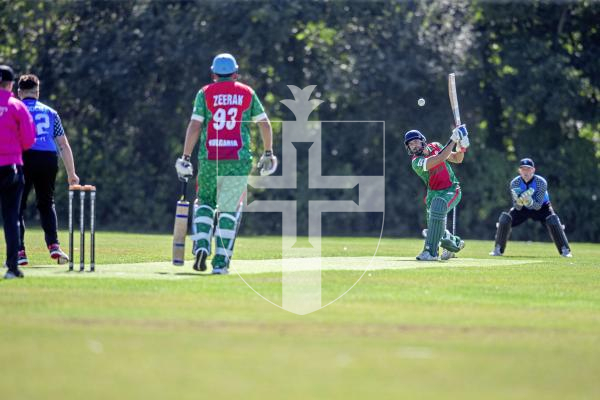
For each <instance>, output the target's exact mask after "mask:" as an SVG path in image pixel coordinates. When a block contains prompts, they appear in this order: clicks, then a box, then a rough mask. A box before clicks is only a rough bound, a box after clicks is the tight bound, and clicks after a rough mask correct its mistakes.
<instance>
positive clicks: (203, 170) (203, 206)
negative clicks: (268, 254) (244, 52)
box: [175, 54, 277, 274]
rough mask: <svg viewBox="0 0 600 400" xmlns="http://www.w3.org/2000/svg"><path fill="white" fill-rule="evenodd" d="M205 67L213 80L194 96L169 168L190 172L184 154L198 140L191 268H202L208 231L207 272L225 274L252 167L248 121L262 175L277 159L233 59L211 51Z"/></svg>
mask: <svg viewBox="0 0 600 400" xmlns="http://www.w3.org/2000/svg"><path fill="white" fill-rule="evenodd" d="M211 72H212V78H213V81H214V82H213V83H211V84H209V85H206V86H204V87H203V88H202V89H200V91H199V92H198V94H197V95H196V100H195V103H194V108H193V111H192V116H191V120H190V122H189V124H188V127H187V132H186V136H185V144H184V148H183V155H182V156H181V157H180V158H179V159H177V162H176V163H175V168H176V170H177V174H178V176H179V178H180V179H188V178H190V177H191V176H193V167H192V163H191V162H190V156H191V154H192V151H193V149H194V147H195V145H196V143H198V140H200V146H199V149H198V193H197V195H198V199H197V204H196V206H195V207H194V219H193V232H194V235H193V236H192V240H193V241H194V249H193V251H194V255H195V261H194V269H195V270H198V271H204V270H205V269H206V258H207V257H208V255H209V254H210V253H211V241H212V237H213V235H214V236H215V242H216V243H215V244H216V246H215V247H216V250H215V255H214V257H213V259H212V267H213V270H212V273H213V274H227V273H228V268H229V262H230V260H231V257H232V256H233V245H234V243H235V238H236V236H237V232H238V227H239V223H240V217H241V205H242V204H243V199H244V196H245V193H246V192H245V191H246V183H247V179H248V174H249V173H250V170H251V169H252V154H251V148H250V139H251V137H250V126H249V125H250V123H252V122H255V123H257V124H258V127H259V129H260V133H261V136H262V140H263V146H264V154H263V156H262V157H261V159H260V162H259V168H261V171H260V172H261V174H262V175H268V174H272V173H273V172H275V169H276V168H277V158H276V157H275V156H274V155H273V149H272V141H273V133H272V129H271V123H270V121H269V119H268V117H267V114H266V113H265V110H264V108H263V106H262V104H261V102H260V100H259V99H258V96H257V95H256V93H255V92H254V90H253V89H252V88H251V87H249V86H247V85H244V84H242V83H240V82H237V72H238V65H237V62H236V60H235V58H234V57H233V56H232V55H230V54H219V55H217V56H216V57H215V58H214V60H213V63H212V67H211ZM227 178H229V179H227ZM217 208H218V209H217ZM215 217H217V221H216V224H214V221H215Z"/></svg>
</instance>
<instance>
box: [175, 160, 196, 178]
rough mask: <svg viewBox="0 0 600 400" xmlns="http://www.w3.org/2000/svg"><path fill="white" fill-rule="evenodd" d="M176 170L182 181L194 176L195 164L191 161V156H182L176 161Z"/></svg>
mask: <svg viewBox="0 0 600 400" xmlns="http://www.w3.org/2000/svg"><path fill="white" fill-rule="evenodd" d="M175 170H176V171H177V177H179V180H181V181H187V180H188V179H190V178H191V177H192V176H194V166H193V165H192V163H191V162H190V158H189V157H186V156H181V157H180V158H178V159H177V161H175Z"/></svg>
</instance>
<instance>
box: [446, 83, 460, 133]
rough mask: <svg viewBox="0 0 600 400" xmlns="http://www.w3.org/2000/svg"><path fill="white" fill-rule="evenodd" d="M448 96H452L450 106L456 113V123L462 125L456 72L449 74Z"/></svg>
mask: <svg viewBox="0 0 600 400" xmlns="http://www.w3.org/2000/svg"><path fill="white" fill-rule="evenodd" d="M448 96H450V106H451V107H452V114H453V115H454V125H455V126H459V125H460V110H459V109H458V96H457V94H456V77H455V76H454V72H453V73H451V74H449V75H448Z"/></svg>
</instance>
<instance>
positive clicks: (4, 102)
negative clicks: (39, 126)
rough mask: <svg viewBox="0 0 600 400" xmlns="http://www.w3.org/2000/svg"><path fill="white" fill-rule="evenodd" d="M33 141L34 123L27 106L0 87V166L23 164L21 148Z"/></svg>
mask: <svg viewBox="0 0 600 400" xmlns="http://www.w3.org/2000/svg"><path fill="white" fill-rule="evenodd" d="M34 141H35V125H34V124H33V118H31V114H29V110H27V106H25V104H23V103H22V102H21V100H19V99H17V98H16V97H14V96H13V94H12V92H10V91H8V90H6V89H4V88H0V166H3V165H11V164H17V165H23V157H22V153H23V150H27V149H28V148H30V147H31V146H32V145H33V142H34Z"/></svg>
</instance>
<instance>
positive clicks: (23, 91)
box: [18, 74, 79, 265]
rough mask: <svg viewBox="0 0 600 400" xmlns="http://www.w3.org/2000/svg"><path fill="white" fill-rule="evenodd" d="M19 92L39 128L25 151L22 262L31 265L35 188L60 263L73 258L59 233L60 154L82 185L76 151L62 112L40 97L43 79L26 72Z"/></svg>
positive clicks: (70, 174) (72, 181)
mask: <svg viewBox="0 0 600 400" xmlns="http://www.w3.org/2000/svg"><path fill="white" fill-rule="evenodd" d="M18 89H19V90H18V95H19V98H20V99H21V100H23V103H25V105H26V106H27V108H28V109H29V112H30V113H31V115H32V117H33V121H34V123H35V127H36V138H35V143H34V145H33V147H31V149H29V150H28V151H25V152H23V172H24V174H25V189H24V191H23V197H22V200H21V210H20V211H21V212H20V224H21V248H20V250H19V265H27V264H28V263H29V260H28V259H27V254H26V252H25V221H24V218H23V216H24V211H25V208H26V206H27V197H28V195H29V192H30V191H31V188H32V187H33V188H34V189H35V194H36V198H37V208H38V210H39V212H40V220H41V224H42V228H43V229H44V236H45V240H46V245H47V246H48V250H49V252H50V257H51V258H52V259H54V260H57V262H58V263H59V264H64V263H66V262H68V261H69V258H68V256H67V255H66V254H65V253H64V252H63V251H62V250H61V249H60V245H59V242H58V233H57V220H56V210H55V208H54V184H55V181H56V174H57V172H58V156H59V155H60V156H61V157H62V160H63V164H64V165H65V168H66V170H67V176H68V181H69V185H77V184H79V177H78V176H77V174H75V163H74V162H73V152H72V151H71V146H69V141H68V140H67V137H66V136H65V130H64V129H63V126H62V123H61V122H60V117H59V116H58V113H57V112H56V111H54V110H53V109H52V108H50V107H48V106H47V105H45V104H44V103H42V102H40V101H39V100H38V98H39V96H40V81H39V79H38V77H37V76H35V75H31V74H29V75H23V76H21V77H20V78H19V83H18Z"/></svg>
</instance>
